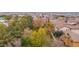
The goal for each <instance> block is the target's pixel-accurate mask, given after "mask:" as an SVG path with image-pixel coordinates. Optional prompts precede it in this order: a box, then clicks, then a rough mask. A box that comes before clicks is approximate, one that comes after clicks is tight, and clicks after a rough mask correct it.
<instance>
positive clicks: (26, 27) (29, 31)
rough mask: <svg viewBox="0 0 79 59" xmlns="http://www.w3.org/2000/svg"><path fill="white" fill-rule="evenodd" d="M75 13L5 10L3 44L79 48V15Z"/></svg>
mask: <svg viewBox="0 0 79 59" xmlns="http://www.w3.org/2000/svg"><path fill="white" fill-rule="evenodd" d="M67 14H68V15H67ZM72 14H76V13H74V12H73V13H71V14H70V15H69V12H68V13H64V12H61V13H60V12H54V13H53V12H44V13H43V12H2V13H0V47H79V14H77V15H72Z"/></svg>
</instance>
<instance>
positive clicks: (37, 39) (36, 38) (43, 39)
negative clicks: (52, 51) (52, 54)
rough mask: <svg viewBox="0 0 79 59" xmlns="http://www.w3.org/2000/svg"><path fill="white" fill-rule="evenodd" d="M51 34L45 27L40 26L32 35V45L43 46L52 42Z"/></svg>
mask: <svg viewBox="0 0 79 59" xmlns="http://www.w3.org/2000/svg"><path fill="white" fill-rule="evenodd" d="M50 41H51V39H50V36H49V35H48V34H47V32H46V30H45V29H44V28H39V29H38V31H33V32H32V34H31V36H30V42H31V46H34V47H41V46H46V45H48V44H49V43H50Z"/></svg>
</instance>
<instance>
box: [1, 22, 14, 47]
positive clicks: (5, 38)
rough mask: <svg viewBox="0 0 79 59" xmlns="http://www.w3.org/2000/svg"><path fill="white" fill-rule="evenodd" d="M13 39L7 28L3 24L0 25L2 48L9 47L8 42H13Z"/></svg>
mask: <svg viewBox="0 0 79 59" xmlns="http://www.w3.org/2000/svg"><path fill="white" fill-rule="evenodd" d="M12 39H13V37H12V36H11V35H10V32H9V31H8V28H7V26H5V25H4V24H3V23H0V46H5V45H7V43H8V42H11V41H12Z"/></svg>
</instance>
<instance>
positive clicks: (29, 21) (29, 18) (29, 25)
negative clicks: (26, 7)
mask: <svg viewBox="0 0 79 59" xmlns="http://www.w3.org/2000/svg"><path fill="white" fill-rule="evenodd" d="M32 22H33V18H32V16H27V26H28V27H29V28H30V29H32V28H33V23H32Z"/></svg>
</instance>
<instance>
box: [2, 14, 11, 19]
mask: <svg viewBox="0 0 79 59" xmlns="http://www.w3.org/2000/svg"><path fill="white" fill-rule="evenodd" d="M2 17H3V18H4V19H6V20H10V19H11V18H12V16H11V15H2Z"/></svg>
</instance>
